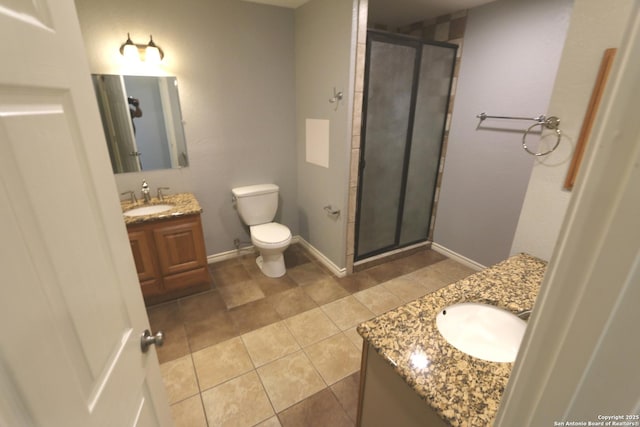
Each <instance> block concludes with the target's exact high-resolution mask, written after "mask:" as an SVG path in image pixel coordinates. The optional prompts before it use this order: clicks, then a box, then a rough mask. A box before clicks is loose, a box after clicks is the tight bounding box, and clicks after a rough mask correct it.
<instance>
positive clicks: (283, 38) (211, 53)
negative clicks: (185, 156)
mask: <svg viewBox="0 0 640 427" xmlns="http://www.w3.org/2000/svg"><path fill="white" fill-rule="evenodd" d="M349 3H350V2H349ZM76 7H77V9H78V15H79V18H80V24H81V27H82V32H83V38H84V40H85V45H86V49H87V54H88V57H89V61H90V65H91V72H92V73H104V74H124V73H139V74H154V73H155V74H169V75H175V76H177V78H178V83H179V88H180V100H181V105H182V113H183V117H184V120H185V122H186V124H185V133H186V138H187V146H188V151H189V159H190V167H188V168H186V169H182V170H168V171H150V172H145V173H134V174H124V175H117V176H116V183H117V186H118V190H120V191H125V190H138V189H139V188H140V183H141V181H142V179H143V178H145V179H147V181H149V184H150V186H151V187H152V190H153V191H154V192H155V188H156V187H158V186H168V187H171V192H183V191H190V192H193V193H194V194H195V195H196V197H197V198H198V200H199V201H200V204H201V205H202V207H203V209H204V213H203V216H202V219H203V225H204V234H205V243H206V247H207V254H209V255H212V254H216V253H220V252H224V251H228V250H231V249H233V239H234V237H239V238H241V239H242V240H248V239H249V235H248V233H247V230H246V228H245V227H244V226H243V225H242V223H241V221H240V219H239V217H238V215H237V213H236V211H235V210H234V209H233V207H232V204H231V188H233V187H235V186H240V185H249V184H256V183H267V182H273V183H276V184H278V185H280V188H281V208H280V213H279V216H278V218H277V220H278V221H280V222H282V223H284V224H286V225H287V226H289V228H290V229H291V231H292V233H293V234H298V230H299V227H298V210H297V202H296V198H297V194H298V192H297V180H296V144H295V129H296V127H295V97H294V93H295V84H294V81H295V74H294V70H295V67H294V14H293V11H292V10H290V9H285V8H278V7H271V6H265V5H259V4H255V3H248V2H243V1H238V0H208V1H197V0H187V1H181V2H176V1H173V0H157V1H154V2H153V4H149V3H148V2H131V1H124V0H110V1H103V2H96V1H92V0H76ZM127 32H131V37H132V39H133V41H134V42H137V43H146V42H147V41H148V36H149V34H153V36H154V41H155V42H156V43H157V44H158V45H159V46H161V47H162V48H163V50H164V52H165V60H164V63H163V64H162V67H161V69H155V70H154V69H142V68H141V69H139V70H136V69H128V68H127V66H126V65H125V64H123V61H122V57H121V56H120V54H119V52H118V48H119V47H120V44H122V43H123V42H124V40H125V39H126V34H127ZM337 83H338V82H336V84H337ZM325 97H328V95H324V94H323V98H325Z"/></svg>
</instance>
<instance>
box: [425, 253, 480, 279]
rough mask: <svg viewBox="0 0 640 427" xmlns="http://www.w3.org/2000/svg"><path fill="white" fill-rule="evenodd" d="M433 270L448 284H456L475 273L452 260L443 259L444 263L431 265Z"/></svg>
mask: <svg viewBox="0 0 640 427" xmlns="http://www.w3.org/2000/svg"><path fill="white" fill-rule="evenodd" d="M433 269H434V270H435V271H437V272H438V273H440V274H441V275H442V276H443V277H444V278H445V279H446V280H449V283H451V282H456V281H458V280H460V279H464V278H465V277H467V276H469V275H471V274H473V273H476V270H474V269H472V268H469V267H467V266H466V265H463V264H460V263H459V262H457V261H454V260H452V259H445V260H444V261H440V262H437V263H435V264H433Z"/></svg>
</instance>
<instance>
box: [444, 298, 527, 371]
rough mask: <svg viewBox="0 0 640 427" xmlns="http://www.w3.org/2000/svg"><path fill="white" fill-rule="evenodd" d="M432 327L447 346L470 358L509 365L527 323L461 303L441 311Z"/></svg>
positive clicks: (495, 309) (487, 307)
mask: <svg viewBox="0 0 640 427" xmlns="http://www.w3.org/2000/svg"><path fill="white" fill-rule="evenodd" d="M436 326H437V327H438V330H439V331H440V333H441V334H442V336H443V337H444V338H445V339H446V340H447V342H448V343H449V344H451V345H452V346H454V347H455V348H457V349H458V350H460V351H462V352H464V353H467V354H468V355H470V356H473V357H477V358H478V359H483V360H488V361H491V362H513V361H515V359H516V355H517V354H518V349H519V348H520V342H521V341H522V336H523V335H524V330H525V329H526V327H527V323H526V322H525V321H524V320H522V319H520V318H518V316H516V315H515V314H512V313H510V312H508V311H506V310H503V309H501V308H498V307H494V306H492V305H488V304H480V303H473V302H465V303H460V304H454V305H450V306H449V307H447V308H445V309H443V310H441V311H440V312H439V313H438V315H437V316H436Z"/></svg>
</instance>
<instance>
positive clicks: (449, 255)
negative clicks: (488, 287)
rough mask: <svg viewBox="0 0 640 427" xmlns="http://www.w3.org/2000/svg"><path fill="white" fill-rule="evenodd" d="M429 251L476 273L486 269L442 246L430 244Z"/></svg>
mask: <svg viewBox="0 0 640 427" xmlns="http://www.w3.org/2000/svg"><path fill="white" fill-rule="evenodd" d="M431 249H433V250H434V251H436V252H438V253H439V254H442V255H444V256H446V257H447V258H451V259H452V260H454V261H458V262H459V263H460V264H463V265H466V266H467V267H469V268H473V269H474V270H476V271H480V270H484V269H485V268H487V267H486V266H484V265H482V264H480V263H479V262H475V261H474V260H472V259H469V258H467V257H465V256H463V255H460V254H459V253H457V252H454V251H452V250H451V249H447V248H445V247H444V246H442V245H439V244H437V243H435V242H434V243H432V244H431Z"/></svg>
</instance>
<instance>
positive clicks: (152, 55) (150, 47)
mask: <svg viewBox="0 0 640 427" xmlns="http://www.w3.org/2000/svg"><path fill="white" fill-rule="evenodd" d="M120 53H121V54H122V56H124V57H125V58H126V59H127V60H130V61H144V62H146V63H150V64H159V63H160V62H161V61H162V59H163V58H164V52H163V51H162V49H161V48H160V46H158V45H156V44H155V42H154V41H153V36H151V35H150V36H149V43H147V44H137V43H134V42H133V41H132V40H131V36H130V35H129V33H127V40H126V41H125V42H124V43H123V44H122V45H121V46H120Z"/></svg>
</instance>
